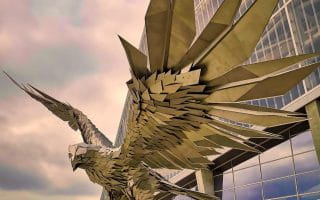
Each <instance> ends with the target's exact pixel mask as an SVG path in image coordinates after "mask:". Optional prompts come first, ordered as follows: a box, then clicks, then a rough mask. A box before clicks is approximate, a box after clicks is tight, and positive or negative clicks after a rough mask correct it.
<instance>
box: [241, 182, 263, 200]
mask: <svg viewBox="0 0 320 200" xmlns="http://www.w3.org/2000/svg"><path fill="white" fill-rule="evenodd" d="M236 200H262V187H261V184H260V183H258V184H254V185H250V186H246V187H241V188H236Z"/></svg>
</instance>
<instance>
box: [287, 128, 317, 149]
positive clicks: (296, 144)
mask: <svg viewBox="0 0 320 200" xmlns="http://www.w3.org/2000/svg"><path fill="white" fill-rule="evenodd" d="M291 140H292V150H293V154H297V153H302V152H306V151H309V150H312V149H314V145H313V139H312V135H311V132H310V131H306V132H303V133H301V134H299V135H297V136H295V137H294V138H292V139H291Z"/></svg>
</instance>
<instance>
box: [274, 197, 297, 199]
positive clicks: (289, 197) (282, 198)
mask: <svg viewBox="0 0 320 200" xmlns="http://www.w3.org/2000/svg"><path fill="white" fill-rule="evenodd" d="M277 200H297V197H285V198H281V199H277Z"/></svg>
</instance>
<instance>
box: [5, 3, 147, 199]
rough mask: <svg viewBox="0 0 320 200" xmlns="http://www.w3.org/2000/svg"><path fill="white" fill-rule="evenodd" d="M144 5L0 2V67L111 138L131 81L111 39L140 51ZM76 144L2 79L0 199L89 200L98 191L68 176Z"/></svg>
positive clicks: (80, 176) (82, 178)
mask: <svg viewBox="0 0 320 200" xmlns="http://www.w3.org/2000/svg"><path fill="white" fill-rule="evenodd" d="M147 5H148V0H55V1H52V0H17V1H15V2H14V3H13V2H12V1H11V0H1V1H0V68H1V70H6V71H7V72H9V73H10V74H11V75H12V76H14V77H15V78H16V79H18V80H19V81H21V82H28V83H31V84H33V85H34V86H36V87H38V88H39V89H41V90H44V91H45V92H47V93H49V94H51V95H52V96H54V97H56V98H58V99H60V100H62V101H66V102H68V103H70V104H72V105H73V106H74V107H76V108H78V109H80V110H82V111H83V112H84V113H86V114H87V115H88V117H89V118H90V119H91V120H92V121H93V122H94V123H95V124H96V125H97V127H99V128H100V130H102V131H103V132H104V133H105V134H106V136H107V137H109V138H110V139H111V140H112V141H113V140H114V139H115V136H116V132H117V128H118V124H119V119H120V116H121V112H122V108H123V104H124V100H125V96H126V92H127V88H126V86H125V82H126V81H127V80H128V79H129V70H128V63H127V60H126V57H125V54H124V51H123V49H122V47H121V44H120V42H119V41H118V37H117V34H119V35H122V36H123V37H124V38H126V39H127V40H129V41H130V42H132V43H133V44H134V45H136V46H138V44H139V41H140V35H141V32H142V29H143V20H144V13H145V11H146V8H147ZM79 142H81V137H80V135H79V133H76V132H73V130H71V129H70V128H69V127H68V126H67V125H66V124H65V123H64V122H62V121H60V120H59V119H57V118H56V117H55V116H53V115H52V114H51V113H50V112H49V111H47V110H46V109H45V108H44V107H43V106H42V105H40V104H39V103H37V102H34V101H33V100H32V99H30V98H29V97H28V96H27V95H26V94H24V93H23V92H21V91H20V90H19V89H17V88H16V87H15V86H14V85H13V84H12V83H11V82H9V81H8V79H7V78H6V77H5V76H4V75H3V74H0V197H1V199H2V200H9V199H10V200H11V199H24V200H31V199H32V200H38V199H39V200H40V199H41V200H42V199H47V200H51V199H52V200H53V199H62V200H64V199H66V200H67V199H68V200H94V199H99V197H100V192H101V188H100V186H98V185H94V184H92V183H91V182H90V181H89V180H88V178H87V176H86V174H85V173H84V172H83V171H81V170H79V171H76V172H75V173H73V172H72V169H71V167H70V162H69V160H68V156H67V147H68V145H70V144H75V143H79Z"/></svg>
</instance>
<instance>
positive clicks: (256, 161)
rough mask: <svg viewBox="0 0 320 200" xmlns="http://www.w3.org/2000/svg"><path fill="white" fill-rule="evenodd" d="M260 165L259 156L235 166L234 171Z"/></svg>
mask: <svg viewBox="0 0 320 200" xmlns="http://www.w3.org/2000/svg"><path fill="white" fill-rule="evenodd" d="M258 164H259V158H258V156H255V157H253V158H250V159H249V160H247V161H245V162H243V163H241V164H239V165H237V166H235V167H234V168H233V169H234V170H238V169H243V168H247V167H251V166H253V165H258Z"/></svg>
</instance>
